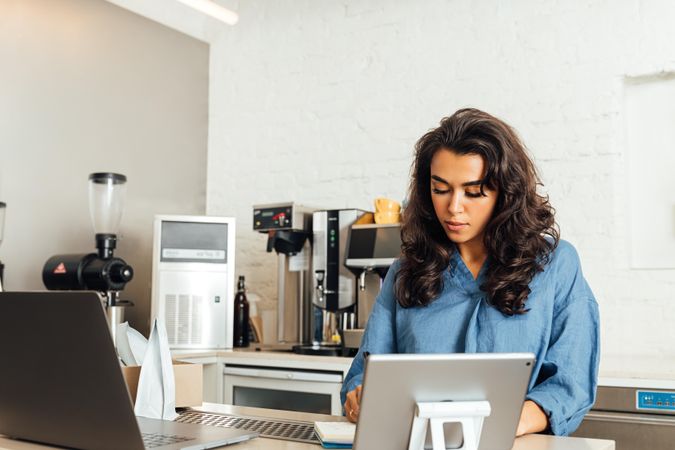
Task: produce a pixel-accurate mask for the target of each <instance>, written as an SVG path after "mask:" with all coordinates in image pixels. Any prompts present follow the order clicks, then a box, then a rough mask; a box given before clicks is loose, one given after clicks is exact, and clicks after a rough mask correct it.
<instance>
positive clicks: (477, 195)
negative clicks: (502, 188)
mask: <svg viewBox="0 0 675 450" xmlns="http://www.w3.org/2000/svg"><path fill="white" fill-rule="evenodd" d="M466 196H467V197H471V198H478V197H482V196H483V194H481V192H480V191H476V192H468V191H467V192H466Z"/></svg>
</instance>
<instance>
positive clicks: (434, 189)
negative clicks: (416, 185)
mask: <svg viewBox="0 0 675 450" xmlns="http://www.w3.org/2000/svg"><path fill="white" fill-rule="evenodd" d="M431 192H433V193H434V194H447V193H448V191H447V190H446V191H443V190H441V189H436V188H432V189H431Z"/></svg>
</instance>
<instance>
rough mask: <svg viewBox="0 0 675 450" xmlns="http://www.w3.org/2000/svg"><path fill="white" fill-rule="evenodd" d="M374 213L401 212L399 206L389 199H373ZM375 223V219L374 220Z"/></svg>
mask: <svg viewBox="0 0 675 450" xmlns="http://www.w3.org/2000/svg"><path fill="white" fill-rule="evenodd" d="M375 212H393V213H400V212H401V204H400V203H399V202H397V201H396V200H392V199H390V198H384V197H378V198H376V199H375ZM375 222H377V219H376V220H375Z"/></svg>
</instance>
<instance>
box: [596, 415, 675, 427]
mask: <svg viewBox="0 0 675 450" xmlns="http://www.w3.org/2000/svg"><path fill="white" fill-rule="evenodd" d="M584 420H592V421H602V422H614V423H631V424H642V425H667V426H671V427H672V426H675V416H661V417H659V416H652V415H648V414H636V413H618V412H605V411H590V412H589V413H588V414H586V417H584Z"/></svg>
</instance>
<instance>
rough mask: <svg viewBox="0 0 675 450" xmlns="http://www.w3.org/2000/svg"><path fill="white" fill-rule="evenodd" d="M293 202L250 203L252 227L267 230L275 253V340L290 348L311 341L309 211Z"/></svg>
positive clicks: (271, 248) (310, 210)
mask: <svg viewBox="0 0 675 450" xmlns="http://www.w3.org/2000/svg"><path fill="white" fill-rule="evenodd" d="M313 211H314V209H312V208H307V207H304V206H301V205H297V204H295V203H293V202H288V203H275V204H266V205H254V206H253V230H254V231H258V232H260V233H265V234H267V251H268V252H272V251H274V252H276V254H277V342H278V344H281V345H282V346H284V347H285V346H288V347H290V348H293V349H294V350H295V349H296V348H297V347H299V346H303V345H307V344H311V342H312V336H311V330H310V326H311V300H310V299H311V277H310V276H309V269H310V260H311V257H312V250H311V248H312V231H311V230H312V212H313Z"/></svg>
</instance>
